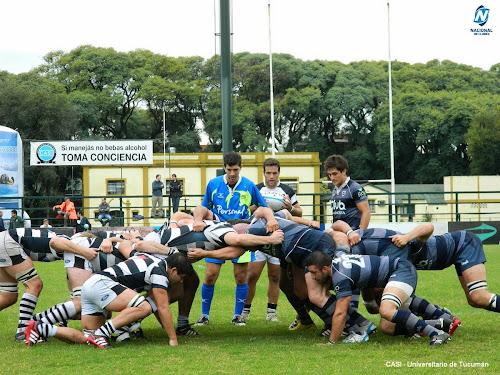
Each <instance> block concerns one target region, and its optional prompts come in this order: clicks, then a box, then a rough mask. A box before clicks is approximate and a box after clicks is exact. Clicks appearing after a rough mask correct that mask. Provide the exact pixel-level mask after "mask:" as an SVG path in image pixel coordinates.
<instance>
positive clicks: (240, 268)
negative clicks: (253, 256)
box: [232, 255, 248, 326]
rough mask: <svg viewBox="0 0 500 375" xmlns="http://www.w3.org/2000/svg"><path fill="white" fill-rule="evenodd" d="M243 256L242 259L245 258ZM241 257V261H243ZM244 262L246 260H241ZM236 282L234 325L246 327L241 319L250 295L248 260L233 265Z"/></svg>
mask: <svg viewBox="0 0 500 375" xmlns="http://www.w3.org/2000/svg"><path fill="white" fill-rule="evenodd" d="M244 256H245V255H243V256H242V257H244ZM242 257H240V258H239V259H241V258H242ZM241 261H242V262H244V261H245V260H244V259H241ZM233 267H234V268H233V273H234V281H235V282H236V290H235V301H234V315H233V319H232V323H233V324H234V325H237V326H243V325H245V322H244V321H243V319H242V318H241V313H242V312H243V307H244V306H245V302H246V299H247V295H248V260H247V261H246V262H245V263H233Z"/></svg>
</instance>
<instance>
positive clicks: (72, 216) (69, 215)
mask: <svg viewBox="0 0 500 375" xmlns="http://www.w3.org/2000/svg"><path fill="white" fill-rule="evenodd" d="M52 209H53V210H54V211H56V209H58V210H57V213H58V214H59V215H62V216H63V217H64V226H65V227H67V226H68V219H69V220H76V219H78V217H77V216H76V209H75V204H74V203H73V202H71V199H69V198H68V197H66V198H64V202H62V203H61V204H59V205H57V206H54V207H53V208H52Z"/></svg>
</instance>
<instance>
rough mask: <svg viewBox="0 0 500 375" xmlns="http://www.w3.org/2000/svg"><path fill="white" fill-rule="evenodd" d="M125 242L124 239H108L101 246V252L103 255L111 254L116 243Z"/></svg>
mask: <svg viewBox="0 0 500 375" xmlns="http://www.w3.org/2000/svg"><path fill="white" fill-rule="evenodd" d="M118 242H123V239H121V238H120V237H108V238H106V239H105V240H103V241H102V243H101V246H99V250H101V251H102V252H103V253H108V254H109V253H111V252H112V251H113V246H114V244H115V243H118Z"/></svg>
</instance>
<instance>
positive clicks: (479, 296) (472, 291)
mask: <svg viewBox="0 0 500 375" xmlns="http://www.w3.org/2000/svg"><path fill="white" fill-rule="evenodd" d="M459 279H460V283H461V284H462V288H463V290H464V292H465V295H466V297H467V302H469V305H471V306H472V307H478V308H483V309H486V310H490V311H494V312H497V313H498V312H500V296H499V295H498V294H494V293H490V292H489V291H488V284H487V283H486V269H485V267H484V263H481V264H476V265H475V266H472V267H470V268H468V269H466V270H463V271H462V276H459Z"/></svg>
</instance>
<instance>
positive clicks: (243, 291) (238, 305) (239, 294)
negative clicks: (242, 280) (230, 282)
mask: <svg viewBox="0 0 500 375" xmlns="http://www.w3.org/2000/svg"><path fill="white" fill-rule="evenodd" d="M247 295H248V284H242V285H239V284H236V296H235V302H234V316H241V313H242V312H243V307H244V306H245V302H246V300H247Z"/></svg>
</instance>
